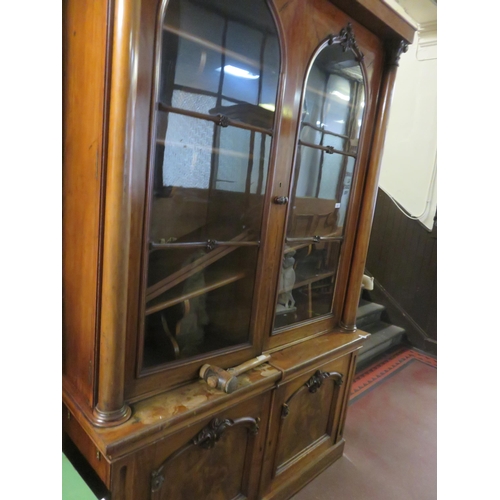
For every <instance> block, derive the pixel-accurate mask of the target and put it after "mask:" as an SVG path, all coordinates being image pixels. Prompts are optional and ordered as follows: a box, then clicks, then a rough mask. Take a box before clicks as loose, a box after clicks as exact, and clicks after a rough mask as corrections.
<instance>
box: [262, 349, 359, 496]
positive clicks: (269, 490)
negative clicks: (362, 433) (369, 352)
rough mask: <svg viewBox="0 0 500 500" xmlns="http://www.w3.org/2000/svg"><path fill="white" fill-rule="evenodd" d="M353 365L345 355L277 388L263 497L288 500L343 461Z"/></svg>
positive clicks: (265, 468) (264, 472)
mask: <svg viewBox="0 0 500 500" xmlns="http://www.w3.org/2000/svg"><path fill="white" fill-rule="evenodd" d="M352 363H353V359H352V356H343V357H341V358H339V359H336V360H334V361H331V362H328V363H325V364H323V365H321V366H319V367H315V368H314V369H311V370H309V371H307V372H306V373H304V374H302V375H300V376H298V377H296V378H294V379H293V380H290V381H289V382H285V383H283V384H282V385H280V387H278V389H277V390H276V392H275V395H274V398H273V404H272V411H271V420H270V425H269V433H268V438H267V443H266V453H265V460H264V467H263V473H262V479H261V495H262V498H266V499H271V498H273V499H274V498H289V497H290V496H291V495H292V494H293V493H294V492H295V491H297V490H298V489H300V488H301V487H302V486H303V485H304V484H306V483H307V482H308V481H310V480H311V479H312V478H313V477H314V476H315V475H317V474H318V473H319V472H321V470H323V468H325V467H326V466H328V465H330V463H332V462H333V461H334V460H336V459H337V458H340V456H341V455H342V451H343V447H344V441H343V439H342V427H343V421H344V418H345V410H346V406H347V403H348V396H349V386H350V376H349V373H350V369H351V368H352Z"/></svg>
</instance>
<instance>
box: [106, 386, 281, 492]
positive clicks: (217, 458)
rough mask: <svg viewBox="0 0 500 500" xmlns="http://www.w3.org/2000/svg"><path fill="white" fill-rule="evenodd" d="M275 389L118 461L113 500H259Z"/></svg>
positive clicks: (115, 467)
mask: <svg viewBox="0 0 500 500" xmlns="http://www.w3.org/2000/svg"><path fill="white" fill-rule="evenodd" d="M270 399H271V392H270V391H268V392H267V393H265V394H262V395H260V396H258V397H255V398H253V399H251V400H249V401H246V402H244V403H241V404H239V405H237V406H235V407H233V408H228V409H226V410H224V411H221V412H220V413H218V414H216V415H214V416H211V417H210V418H204V419H202V420H199V421H198V422H196V423H195V424H192V425H189V426H187V427H186V428H184V429H183V430H182V431H180V432H178V433H176V434H173V435H170V436H168V437H167V438H165V439H163V440H161V441H159V442H157V443H155V444H154V445H153V446H150V447H148V448H147V449H146V450H143V451H140V452H138V453H136V454H134V455H133V456H132V457H128V458H126V459H124V460H122V461H121V462H119V463H117V464H116V465H115V466H114V467H113V470H114V471H115V474H114V477H113V479H112V483H113V487H112V496H111V499H112V500H122V499H127V500H129V499H130V500H140V499H141V500H142V499H151V500H187V499H193V500H194V499H200V500H201V499H204V500H205V499H206V500H233V499H249V500H251V499H257V498H258V493H259V492H258V489H259V478H260V471H261V465H262V458H263V450H264V446H265V437H266V429H267V426H268V416H269V408H270Z"/></svg>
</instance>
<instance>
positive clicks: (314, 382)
mask: <svg viewBox="0 0 500 500" xmlns="http://www.w3.org/2000/svg"><path fill="white" fill-rule="evenodd" d="M327 378H332V379H333V383H334V384H335V385H336V386H337V387H340V386H341V385H342V382H343V380H344V376H343V375H342V374H341V373H339V372H324V371H321V370H317V371H316V373H315V374H314V375H313V376H312V377H311V378H310V379H309V380H308V381H307V382H306V383H305V384H304V385H303V386H301V387H299V388H298V389H297V390H296V391H295V392H294V393H293V394H292V395H291V396H290V397H289V398H288V399H287V401H286V403H283V406H282V408H281V417H282V418H285V417H286V416H287V415H288V414H289V413H290V407H289V404H290V401H291V400H292V399H293V398H294V397H295V396H296V395H297V394H299V393H300V392H302V391H304V390H305V389H308V391H309V392H311V393H315V392H316V391H317V390H318V389H319V388H320V387H321V386H322V385H323V381H324V380H326V379H327Z"/></svg>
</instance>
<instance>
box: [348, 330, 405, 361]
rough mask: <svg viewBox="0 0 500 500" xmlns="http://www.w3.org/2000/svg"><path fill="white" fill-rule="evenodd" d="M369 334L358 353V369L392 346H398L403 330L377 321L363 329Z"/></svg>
mask: <svg viewBox="0 0 500 500" xmlns="http://www.w3.org/2000/svg"><path fill="white" fill-rule="evenodd" d="M364 330H365V331H366V332H369V333H371V336H370V338H369V339H368V340H367V341H366V343H365V345H364V346H363V348H362V349H361V351H360V352H359V356H358V369H359V368H360V366H366V365H367V364H368V363H369V362H370V361H371V360H372V359H373V358H375V357H376V356H378V355H380V354H382V353H383V352H385V351H386V350H388V349H390V348H391V347H392V346H394V345H397V344H400V343H401V342H402V340H403V336H404V333H405V330H404V328H401V327H399V326H395V325H389V324H387V323H384V322H383V321H378V322H376V323H374V324H373V325H370V326H368V327H367V328H365V329H364Z"/></svg>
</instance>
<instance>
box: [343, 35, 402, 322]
mask: <svg viewBox="0 0 500 500" xmlns="http://www.w3.org/2000/svg"><path fill="white" fill-rule="evenodd" d="M407 50H408V43H407V42H405V41H404V40H390V41H388V42H387V43H386V65H385V69H384V74H383V77H382V84H381V87H380V92H379V99H378V105H377V116H376V119H375V124H376V125H375V131H374V134H373V140H372V145H371V153H370V158H369V160H368V171H367V174H366V181H365V189H364V192H365V194H364V197H363V202H362V205H361V211H360V216H359V222H358V230H357V233H356V241H355V243H354V253H353V258H352V263H351V272H350V278H349V283H348V288H347V294H346V300H345V306H344V311H343V314H342V319H341V322H340V325H341V327H342V328H343V329H344V330H346V331H350V332H352V331H355V330H356V313H357V309H358V303H359V296H360V291H361V280H362V279H363V273H364V272H365V263H366V256H367V254H368V245H369V243H370V234H371V226H372V221H373V214H374V212H375V203H376V201H377V186H378V179H379V175H380V165H381V160H382V154H383V149H384V141H385V136H386V131H387V124H388V121H389V111H390V107H391V101H392V93H393V89H394V82H395V79H396V73H397V68H398V66H399V58H400V57H401V54H402V53H403V52H406V51H407Z"/></svg>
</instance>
